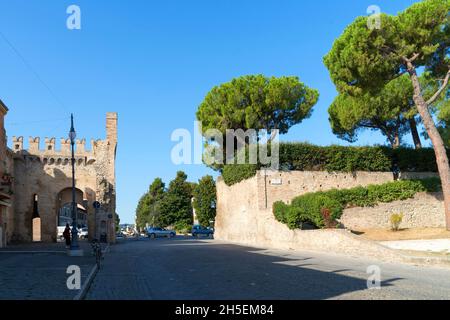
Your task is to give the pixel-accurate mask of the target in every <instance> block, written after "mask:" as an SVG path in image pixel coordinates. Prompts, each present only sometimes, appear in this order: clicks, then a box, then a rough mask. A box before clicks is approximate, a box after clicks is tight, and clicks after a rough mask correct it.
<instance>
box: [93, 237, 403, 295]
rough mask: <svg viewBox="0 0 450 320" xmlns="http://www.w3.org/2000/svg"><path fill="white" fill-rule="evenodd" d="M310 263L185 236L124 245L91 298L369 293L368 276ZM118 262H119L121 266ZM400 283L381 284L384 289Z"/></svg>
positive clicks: (384, 282) (119, 247)
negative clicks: (364, 291)
mask: <svg viewBox="0 0 450 320" xmlns="http://www.w3.org/2000/svg"><path fill="white" fill-rule="evenodd" d="M312 259H313V258H311V257H302V258H298V257H297V258H294V257H288V256H285V257H280V256H275V255H268V254H266V250H263V249H255V248H253V247H244V246H238V245H232V244H218V243H214V242H211V241H203V240H198V239H192V238H184V237H179V238H177V239H157V240H142V241H124V242H122V244H121V245H120V246H116V247H115V248H114V252H113V254H112V255H111V256H110V260H109V261H107V262H106V264H105V268H104V270H103V271H102V272H101V274H100V275H99V277H98V279H97V280H98V281H97V282H98V283H97V287H96V288H95V287H94V292H93V293H92V295H91V298H93V299H155V300H166V299H167V300H197V299H206V300H211V299H213V300H246V299H257V300H272V299H273V300H278V299H286V300H298V299H330V298H335V297H338V296H341V295H344V294H348V293H351V292H356V291H362V290H367V278H368V277H369V275H367V277H366V275H365V274H358V276H360V275H361V277H360V278H357V277H352V276H347V275H343V274H341V273H342V272H345V271H348V270H346V269H343V270H336V269H338V268H334V269H332V271H321V270H317V269H314V268H316V267H319V268H320V266H317V264H314V263H310V262H311V260H312ZM115 261H121V264H120V266H118V265H117V264H116V263H114V262H115ZM312 267H314V268H312ZM333 270H334V271H333ZM121 276H122V277H125V278H126V279H124V278H120V277H121ZM365 277H366V278H365ZM397 280H400V279H389V280H386V279H383V282H382V286H383V287H384V288H385V287H389V286H391V285H392V283H393V282H395V281H397ZM100 282H101V283H100ZM133 282H136V283H133ZM124 283H125V284H126V285H127V286H129V287H130V288H124V287H123V286H124Z"/></svg>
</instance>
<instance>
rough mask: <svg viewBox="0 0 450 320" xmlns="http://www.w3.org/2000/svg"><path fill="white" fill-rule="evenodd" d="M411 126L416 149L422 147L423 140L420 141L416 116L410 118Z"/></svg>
mask: <svg viewBox="0 0 450 320" xmlns="http://www.w3.org/2000/svg"><path fill="white" fill-rule="evenodd" d="M409 127H410V128H411V134H412V138H413V141H414V146H415V147H416V149H422V141H420V136H419V131H417V122H416V119H415V118H414V117H412V118H411V119H409Z"/></svg>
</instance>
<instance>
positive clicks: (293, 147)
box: [222, 143, 450, 186]
mask: <svg viewBox="0 0 450 320" xmlns="http://www.w3.org/2000/svg"><path fill="white" fill-rule="evenodd" d="M269 150H270V149H269ZM449 155H450V153H449ZM261 167H262V166H261V165H260V164H258V165H225V166H223V172H222V174H223V178H224V180H225V183H226V184H227V185H229V186H231V185H233V184H236V183H238V182H241V181H242V180H245V179H248V178H251V177H253V176H254V175H255V174H256V171H257V170H259V169H260V168H261ZM280 167H281V168H282V169H283V170H292V171H328V172H355V171H366V172H391V171H393V170H394V169H395V170H400V171H402V172H437V165H436V158H435V153H434V150H433V149H432V148H424V149H419V150H415V149H409V148H399V149H395V150H394V149H392V148H389V147H384V146H374V147H344V146H327V147H321V146H315V145H312V144H308V143H280Z"/></svg>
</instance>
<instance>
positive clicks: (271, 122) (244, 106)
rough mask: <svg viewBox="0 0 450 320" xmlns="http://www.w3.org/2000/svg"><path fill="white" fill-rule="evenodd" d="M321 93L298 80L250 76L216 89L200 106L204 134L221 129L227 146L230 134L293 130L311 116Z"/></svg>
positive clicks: (293, 78) (282, 132)
mask: <svg viewBox="0 0 450 320" xmlns="http://www.w3.org/2000/svg"><path fill="white" fill-rule="evenodd" d="M318 98H319V92H318V91H317V90H314V89H310V88H309V87H307V86H306V85H305V84H303V83H302V82H300V80H299V78H298V77H280V78H276V77H272V78H268V77H265V76H263V75H249V76H243V77H240V78H236V79H233V80H232V81H231V82H228V83H224V84H222V85H220V86H217V87H214V88H213V89H212V90H211V91H210V92H209V93H208V94H207V96H206V98H205V100H204V101H203V102H202V104H201V105H200V106H199V108H198V111H197V119H198V120H199V121H200V122H201V123H202V128H203V133H204V134H205V133H206V132H207V131H208V130H210V129H217V130H219V131H220V132H221V133H222V135H223V141H224V144H226V138H225V137H226V131H227V130H238V129H242V130H244V131H247V130H248V129H254V130H267V131H271V130H274V129H278V130H279V132H280V134H285V133H287V132H288V131H289V129H290V128H291V127H292V126H294V125H296V124H299V123H301V122H302V120H303V119H305V118H308V117H310V115H311V113H312V108H313V107H314V105H315V104H316V103H317V101H318Z"/></svg>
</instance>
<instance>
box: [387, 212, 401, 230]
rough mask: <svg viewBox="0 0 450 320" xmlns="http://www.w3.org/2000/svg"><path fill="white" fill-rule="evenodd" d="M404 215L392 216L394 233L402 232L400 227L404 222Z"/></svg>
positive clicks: (395, 214) (396, 214)
mask: <svg viewBox="0 0 450 320" xmlns="http://www.w3.org/2000/svg"><path fill="white" fill-rule="evenodd" d="M403 217H404V216H403V213H400V214H399V213H394V214H393V215H391V218H390V220H391V229H392V231H399V230H400V225H401V223H402V222H403Z"/></svg>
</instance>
